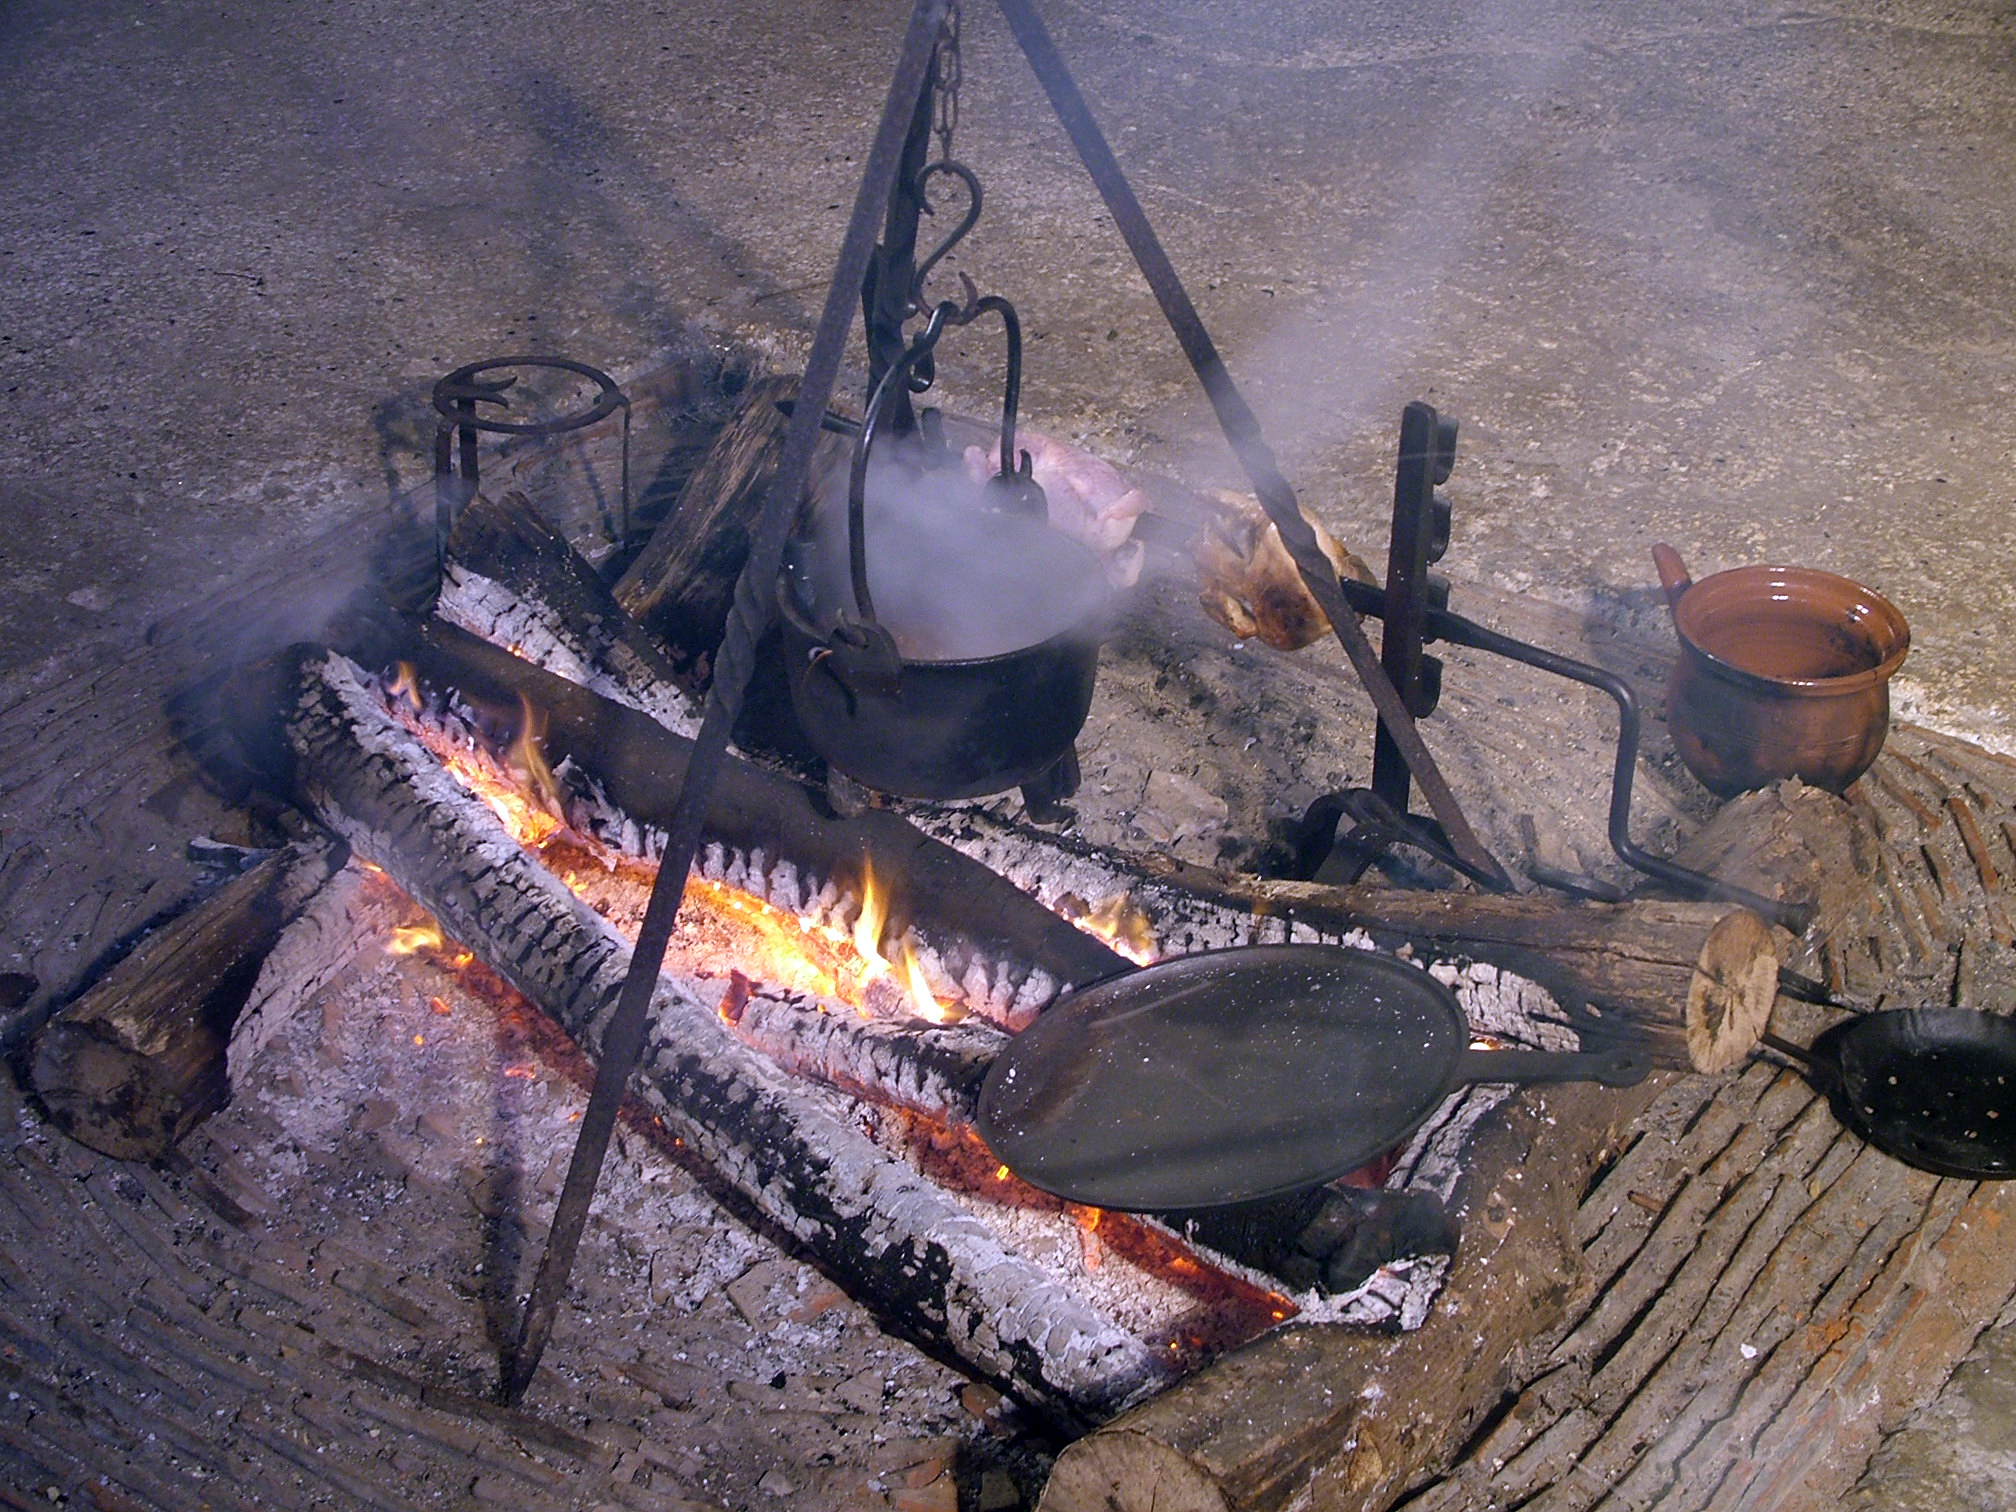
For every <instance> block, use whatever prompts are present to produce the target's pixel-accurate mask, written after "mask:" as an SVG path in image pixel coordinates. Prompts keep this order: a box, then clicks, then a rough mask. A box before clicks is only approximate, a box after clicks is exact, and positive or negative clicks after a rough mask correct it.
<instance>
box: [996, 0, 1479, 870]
mask: <svg viewBox="0 0 2016 1512" xmlns="http://www.w3.org/2000/svg"><path fill="white" fill-rule="evenodd" d="M999 3H1000V6H1001V12H1002V14H1003V15H1004V16H1005V17H1006V18H1007V21H1008V26H1009V29H1010V30H1011V31H1013V32H1014V34H1015V40H1016V41H1017V42H1018V43H1020V44H1021V47H1022V52H1023V55H1024V56H1026V57H1027V58H1028V59H1029V66H1030V67H1031V68H1033V69H1034V70H1035V72H1036V77H1037V80H1038V81H1039V82H1040V83H1041V84H1042V86H1043V90H1044V93H1046V94H1047V95H1049V97H1050V104H1051V106H1052V107H1053V108H1054V109H1055V110H1056V112H1057V118H1058V119H1059V120H1060V121H1061V122H1062V123H1063V126H1064V130H1065V133H1066V134H1067V135H1068V136H1069V137H1070V138H1071V144H1072V146H1073V147H1075V148H1077V150H1078V156H1079V159H1080V160H1081V161H1082V162H1083V163H1084V164H1085V171H1086V172H1087V173H1089V174H1090V175H1091V177H1092V182H1093V184H1094V186H1095V187H1097V189H1098V190H1099V194H1100V197H1101V198H1102V199H1104V200H1105V201H1106V208H1107V210H1108V211H1109V212H1110V213H1111V214H1112V216H1113V224H1114V225H1115V226H1116V227H1117V228H1118V229H1119V232H1120V235H1121V237H1122V238H1123V239H1124V240H1125V241H1126V243H1127V250H1128V251H1129V252H1131V253H1132V254H1133V256H1134V261H1135V263H1136V265H1137V266H1138V267H1139V268H1140V269H1141V275H1142V277H1144V278H1146V279H1147V280H1148V287H1149V289H1150V290H1151V291H1152V292H1153V293H1154V295H1155V302H1156V303H1157V304H1158V305H1160V306H1161V308H1162V315H1163V318H1164V319H1165V320H1167V321H1168V322H1169V328H1170V330H1171V331H1172V332H1174V333H1175V336H1176V341H1177V344H1178V345H1179V346H1181V347H1182V348H1183V355H1184V356H1185V357H1186V358H1188V359H1189V362H1190V367H1191V369H1192V371H1194V372H1195V373H1196V375H1197V381H1198V382H1199V383H1200V384H1201V385H1203V388H1204V393H1205V395H1206V397H1208V398H1209V399H1210V401H1211V408H1212V411H1213V412H1214V413H1215V414H1216V415H1217V417H1218V426H1219V429H1220V430H1222V431H1223V432H1224V433H1225V439H1226V441H1227V442H1228V443H1230V445H1231V447H1232V450H1233V452H1234V454H1235V455H1237V457H1238V458H1239V463H1240V465H1241V466H1242V467H1243V468H1244V469H1245V470H1246V476H1247V477H1248V478H1249V479H1250V480H1251V482H1252V484H1253V492H1254V493H1255V494H1256V495H1257V496H1258V498H1259V500H1260V505H1261V507H1262V508H1263V509H1265V510H1266V511H1267V518H1268V519H1270V520H1272V521H1273V522H1274V528H1275V529H1276V530H1277V531H1279V532H1280V534H1281V544H1282V545H1283V546H1285V547H1286V548H1287V550H1288V555H1289V556H1290V557H1291V558H1292V559H1293V560H1294V562H1295V566H1296V569H1297V570H1298V571H1299V572H1300V573H1301V575H1302V580H1303V582H1304V583H1305V584H1306V585H1307V586H1308V589H1309V592H1310V593H1311V594H1312V595H1313V596H1314V597H1315V599H1316V602H1317V604H1318V605H1319V606H1320V607H1321V608H1322V610H1323V612H1324V614H1325V615H1326V616H1327V617H1328V618H1329V620H1330V625H1331V628H1332V629H1333V630H1335V631H1336V633H1337V639H1338V640H1339V641H1340V642H1341V643H1342V644H1343V647H1344V652H1345V655H1346V656H1348V657H1349V658H1350V661H1351V666H1352V670H1354V671H1355V672H1356V673H1357V674H1358V680H1359V682H1361V683H1362V684H1364V687H1365V691H1366V693H1368V694H1369V695H1370V696H1371V699H1372V705H1373V707H1374V708H1375V709H1376V710H1378V713H1379V718H1380V720H1381V721H1383V723H1384V724H1385V726H1386V729H1387V731H1388V733H1389V734H1390V735H1391V737H1392V740H1393V743H1394V745H1395V746H1396V747H1397V748H1398V750H1399V751H1400V753H1401V755H1402V756H1403V757H1404V758H1405V760H1406V763H1407V767H1408V770H1409V771H1411V772H1412V773H1413V774H1414V780H1415V782H1417V783H1418V784H1420V787H1421V792H1422V796H1423V797H1425V798H1426V799H1427V800H1428V807H1429V808H1430V809H1431V810H1432V811H1433V812H1434V815H1435V817H1436V818H1437V819H1438V820H1440V821H1441V824H1442V828H1443V831H1444V833H1446V834H1447V835H1448V837H1449V844H1450V848H1451V849H1452V850H1453V851H1455V853H1456V854H1457V855H1459V856H1461V857H1462V858H1463V859H1464V860H1465V861H1466V862H1468V863H1469V864H1470V865H1471V866H1472V867H1474V868H1475V870H1476V874H1477V875H1478V876H1480V877H1485V878H1489V879H1492V881H1493V883H1494V884H1495V885H1496V886H1497V887H1499V888H1500V889H1501V890H1506V891H1509V890H1510V888H1511V886H1512V881H1511V878H1509V877H1508V876H1506V874H1505V869H1504V868H1503V867H1502V866H1500V865H1499V864H1498V862H1497V860H1496V859H1494V858H1493V857H1492V855H1491V853H1490V852H1489V851H1487V850H1485V849H1484V846H1483V843H1482V842H1481V841H1479V840H1478V838H1477V836H1476V833H1475V832H1474V831H1473V830H1472V829H1471V828H1470V821H1469V820H1468V819H1467V818H1465V817H1464V814H1463V809H1462V807H1461V805H1460V804H1458V803H1457V801H1456V795H1455V793H1453V792H1452V791H1451V790H1450V787H1449V784H1448V782H1447V781H1446V780H1445V779H1444V778H1443V776H1442V772H1441V769H1440V768H1438V767H1437V766H1436V764H1435V758H1434V756H1433V755H1432V754H1431V753H1430V751H1429V750H1428V747H1427V744H1426V743H1425V742H1424V741H1423V740H1422V739H1421V732H1420V730H1419V729H1418V728H1417V727H1416V725H1415V723H1414V716H1413V715H1412V714H1410V713H1408V712H1407V706H1406V703H1405V701H1404V700H1403V699H1402V698H1401V696H1400V693H1399V690H1398V689H1396V688H1395V687H1394V686H1393V681H1392V679H1391V678H1389V677H1388V676H1387V675H1386V671H1385V669H1384V668H1383V667H1381V666H1380V665H1379V657H1378V653H1376V652H1375V651H1373V649H1372V643H1371V641H1370V640H1368V639H1367V638H1366V635H1365V627H1364V625H1363V623H1361V622H1360V620H1359V617H1358V613H1357V611H1356V610H1355V609H1354V608H1352V606H1351V602H1350V600H1349V599H1347V598H1346V597H1345V595H1344V593H1343V592H1342V590H1341V589H1340V586H1339V583H1338V577H1337V572H1336V569H1335V568H1333V567H1332V566H1331V565H1330V559H1329V558H1328V557H1326V556H1325V555H1324V554H1323V548H1322V547H1320V546H1319V545H1317V544H1316V532H1315V531H1314V530H1313V529H1312V528H1311V527H1310V524H1309V522H1308V521H1307V520H1306V519H1304V518H1303V515H1302V510H1301V508H1300V506H1298V505H1297V504H1296V502H1295V491H1294V489H1293V488H1291V487H1290V486H1289V484H1288V480H1287V479H1286V478H1284V477H1283V476H1282V475H1281V470H1280V468H1279V466H1278V465H1277V464H1276V463H1275V460H1274V454H1273V452H1272V451H1271V450H1270V449H1269V448H1268V445H1267V442H1266V440H1265V438H1263V437H1262V436H1261V434H1260V422H1259V420H1258V418H1256V417H1255V415H1254V413H1253V411H1252V408H1251V407H1250V406H1249V405H1248V404H1247V403H1246V400H1245V397H1244V396H1243V395H1242V394H1241V393H1240V392H1239V387H1238V385H1237V384H1236V383H1234V382H1233V379H1232V374H1231V373H1230V372H1229V371H1228V370H1227V368H1226V366H1225V362H1224V359H1223V358H1221V357H1220V356H1219V355H1218V348H1217V347H1216V345H1215V344H1214V343H1213V342H1212V340H1211V335H1210V333H1209V332H1208V331H1206V330H1205V329H1204V322H1203V320H1202V318H1201V317H1200V316H1199V315H1198V313H1197V307H1196V305H1195V304H1193V303H1192V302H1191V299H1190V295H1189V292H1188V291H1187V290H1185V289H1184V287H1183V282H1182V280H1181V279H1180V278H1178V277H1177V274H1176V269H1175V266H1174V264H1172V263H1171V262H1170V261H1169V254H1168V253H1167V252H1166V251H1164V250H1163V247H1162V242H1161V239H1160V238H1159V237H1157V236H1156V234H1155V228H1154V227H1153V226H1151V225H1150V224H1149V222H1148V215H1147V212H1146V211H1145V210H1143V209H1142V208H1141V201H1140V200H1139V199H1138V198H1137V197H1136V196H1135V193H1134V189H1133V186H1132V185H1131V184H1129V183H1128V182H1127V176H1126V175H1125V174H1124V173H1123V172H1122V171H1121V169H1120V164H1119V162H1118V160H1117V159H1115V158H1114V156H1113V149H1112V148H1111V147H1110V146H1109V145H1108V144H1107V141H1106V137H1105V135H1104V133H1103V132H1101V131H1100V129H1099V123H1098V122H1097V121H1096V120H1094V119H1093V117H1092V111H1091V109H1090V107H1089V106H1087V104H1086V103H1085V97H1084V95H1082V94H1081V93H1080V92H1079V90H1078V85H1077V81H1076V80H1074V79H1073V78H1072V77H1071V72H1070V70H1069V69H1068V68H1067V67H1065V64H1064V59H1063V56H1062V55H1061V54H1060V53H1059V52H1058V51H1057V45H1056V43H1055V42H1053V41H1052V40H1051V37H1050V33H1049V31H1048V30H1047V29H1046V28H1045V27H1044V25H1043V22H1042V19H1041V18H1040V17H1038V16H1037V14H1036V12H1035V10H1034V8H1033V7H1032V6H1031V5H1030V3H1029V0H999Z"/></svg>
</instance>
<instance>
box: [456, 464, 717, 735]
mask: <svg viewBox="0 0 2016 1512" xmlns="http://www.w3.org/2000/svg"><path fill="white" fill-rule="evenodd" d="M448 556H449V561H448V571H447V574H446V581H444V582H443V584H442V589H441V598H440V601H439V603H438V604H437V606H436V607H437V610H438V612H439V613H441V614H442V615H443V616H444V617H445V618H447V619H449V620H451V621H452V622H454V623H456V624H458V625H461V626H462V627H463V628H464V629H465V630H469V631H471V632H473V633H474V634H477V635H480V636H482V637H483V638H484V639H485V640H488V641H490V642H492V643H494V644H497V645H505V646H508V645H514V644H518V643H520V642H523V641H525V640H528V639H533V638H538V639H543V640H546V641H549V642H551V644H550V646H549V647H548V648H547V651H546V655H545V656H544V657H543V658H542V661H543V662H544V664H545V665H547V666H548V667H551V668H552V669H553V670H555V671H560V670H565V671H566V672H567V673H568V674H569V675H570V676H572V677H573V678H574V680H575V681H577V682H580V683H583V684H584V685H586V686H591V687H593V686H596V685H597V684H598V683H601V684H603V686H600V687H598V688H597V691H599V692H604V693H614V694H617V695H619V696H621V697H622V698H623V699H624V701H625V702H628V703H630V704H632V705H633V706H635V707H637V708H640V709H642V710H643V711H644V712H645V713H647V714H649V715H651V716H652V717H653V718H654V719H656V720H658V721H659V722H660V723H661V724H664V725H666V726H667V727H668V728H671V729H676V730H680V731H682V732H684V733H688V734H690V733H691V732H692V730H693V729H694V728H695V727H696V726H697V725H698V723H699V720H698V717H697V711H696V710H695V709H694V708H693V707H692V706H691V704H690V703H689V702H688V701H687V699H686V698H685V696H684V694H683V693H682V691H681V689H680V687H679V681H678V676H679V675H678V672H677V671H676V670H675V668H674V667H673V665H672V662H671V660H670V659H669V658H668V657H667V656H666V655H665V653H664V652H663V651H662V650H660V649H659V647H658V646H657V644H656V643H655V642H653V641H652V639H651V637H650V636H648V635H646V634H645V633H644V631H643V630H642V629H641V628H640V627H639V626H638V625H637V623H636V621H634V620H633V619H631V618H630V616H629V615H628V614H627V613H625V612H624V610H623V608H622V606H621V605H620V604H618V603H617V602H616V600H615V598H614V596H613V595H612V594H611V593H610V591H609V589H608V588H607V587H606V586H605V585H604V584H603V582H602V579H601V578H599V577H598V576H596V574H595V569H594V568H593V567H591V566H590V565H589V564H588V561H587V559H586V558H585V557H583V556H582V555H581V554H580V553H579V552H577V551H576V550H575V549H574V548H573V547H572V546H571V545H569V544H568V542H567V538H566V537H565V536H563V535H561V534H560V532H559V531H557V530H555V529H554V528H553V527H552V526H551V525H549V524H548V523H547V522H546V520H545V518H544V517H543V516H542V515H541V514H540V513H539V511H538V510H537V509H535V508H534V507H533V505H532V501H531V500H529V499H527V498H526V497H525V495H524V494H522V493H516V492H512V493H507V494H504V495H503V496H501V497H500V498H498V499H495V500H492V499H491V498H490V497H489V496H488V495H486V494H478V495H477V496H476V497H475V498H474V499H472V500H470V502H469V504H468V507H467V508H465V509H464V510H463V511H462V516H461V518H460V519H458V520H457V521H456V522H455V530H454V533H453V534H452V535H451V536H450V537H449V540H448Z"/></svg>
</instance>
